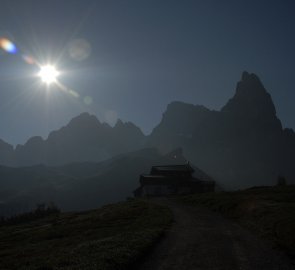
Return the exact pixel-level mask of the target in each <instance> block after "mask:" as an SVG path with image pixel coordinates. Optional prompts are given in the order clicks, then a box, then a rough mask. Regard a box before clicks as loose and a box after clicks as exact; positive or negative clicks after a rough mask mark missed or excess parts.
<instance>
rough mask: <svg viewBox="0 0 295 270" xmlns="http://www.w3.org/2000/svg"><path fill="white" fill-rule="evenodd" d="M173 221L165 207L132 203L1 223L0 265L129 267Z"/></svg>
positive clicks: (22, 266)
mask: <svg viewBox="0 0 295 270" xmlns="http://www.w3.org/2000/svg"><path fill="white" fill-rule="evenodd" d="M171 219H172V216H171V213H170V211H169V210H168V209H167V208H165V207H161V206H159V205H155V204H151V203H147V202H143V201H130V202H121V203H118V204H112V205H107V206H104V207H102V208H100V209H96V210H92V211H87V212H80V213H77V212H72V213H62V214H52V215H49V216H47V217H44V218H42V219H32V220H31V221H26V222H21V221H18V222H17V223H15V224H13V223H12V224H10V225H5V224H4V225H3V224H0V228H1V230H0V242H1V249H0V265H1V269H31V270H34V269H35V270H37V269H48V270H49V269H51V270H53V269H89V270H91V269H93V270H94V269H104V270H108V269H110V270H113V269H118V270H119V269H127V268H128V267H129V266H131V265H132V264H133V263H135V262H136V260H138V259H139V258H140V257H141V256H142V255H143V254H144V253H145V252H146V251H147V250H148V249H149V248H150V247H151V246H152V245H153V244H154V243H155V242H156V241H157V240H158V239H159V237H160V236H161V234H162V233H163V231H164V230H165V229H166V228H167V226H168V225H169V224H170V222H171ZM3 247H5V248H3Z"/></svg>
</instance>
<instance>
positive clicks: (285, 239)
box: [181, 186, 295, 256]
mask: <svg viewBox="0 0 295 270" xmlns="http://www.w3.org/2000/svg"><path fill="white" fill-rule="evenodd" d="M181 200H183V201H185V202H187V203H190V204H201V205H204V206H207V207H209V208H210V209H212V210H214V211H218V212H221V213H223V214H224V215H226V216H227V217H230V218H234V219H237V220H238V221H239V222H240V223H241V224H242V225H245V226H247V227H248V228H250V229H252V230H253V231H255V232H258V233H259V234H260V235H262V236H263V237H265V238H267V239H270V240H272V241H273V243H275V245H276V246H280V247H282V248H283V249H285V250H286V251H287V252H288V253H289V254H290V255H292V256H294V255H295V186H286V187H265V188H251V189H248V190H244V191H236V192H221V193H208V194H201V195H191V196H186V197H183V198H181Z"/></svg>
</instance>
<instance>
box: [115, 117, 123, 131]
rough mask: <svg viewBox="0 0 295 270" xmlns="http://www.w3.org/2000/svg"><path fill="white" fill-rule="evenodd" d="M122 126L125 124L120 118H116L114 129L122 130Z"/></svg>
mask: <svg viewBox="0 0 295 270" xmlns="http://www.w3.org/2000/svg"><path fill="white" fill-rule="evenodd" d="M124 126H125V124H124V123H123V121H122V120H121V119H120V118H118V120H117V122H116V124H115V126H114V128H115V129H118V128H122V127H124Z"/></svg>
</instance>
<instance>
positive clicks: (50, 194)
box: [0, 148, 185, 216]
mask: <svg viewBox="0 0 295 270" xmlns="http://www.w3.org/2000/svg"><path fill="white" fill-rule="evenodd" d="M176 155H177V156H176ZM184 162H185V158H184V157H183V156H182V154H181V151H180V150H176V151H174V152H172V153H170V154H167V155H161V154H159V153H158V151H157V150H156V149H153V148H150V149H142V150H139V151H135V152H130V153H126V154H122V155H118V156H116V157H114V158H112V159H109V160H106V161H104V162H99V163H94V162H84V163H72V164H68V165H64V166H45V165H38V166H31V167H21V168H11V167H4V166H2V167H0V178H1V180H2V181H1V182H0V190H1V191H0V198H1V200H0V216H2V215H4V216H9V215H13V214H16V213H21V212H24V211H28V210H30V209H32V208H34V207H35V206H36V204H37V203H40V202H50V201H53V202H54V203H55V204H57V205H58V207H60V208H61V209H62V210H63V211H65V210H66V211H72V210H86V209H91V208H96V207H99V206H101V205H104V204H107V203H113V202H118V201H121V200H125V199H126V198H127V197H131V196H133V193H132V192H133V190H135V189H136V188H137V187H138V185H139V176H140V174H142V173H148V172H149V171H150V168H151V166H153V165H155V164H179V163H180V164H182V163H184Z"/></svg>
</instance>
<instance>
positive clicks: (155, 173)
mask: <svg viewBox="0 0 295 270" xmlns="http://www.w3.org/2000/svg"><path fill="white" fill-rule="evenodd" d="M195 171H196V170H195V169H193V168H192V167H191V166H190V164H189V163H187V164H184V165H165V166H153V167H152V168H151V171H150V174H142V175H140V179H139V182H140V187H139V188H137V189H136V190H134V192H133V193H134V196H135V197H143V196H167V195H180V194H192V193H200V192H210V191H214V188H215V182H214V181H213V180H212V179H211V178H210V177H209V176H207V175H206V174H205V173H204V172H202V171H201V170H199V169H197V173H198V177H195V176H194V175H193V174H194V172H195Z"/></svg>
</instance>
